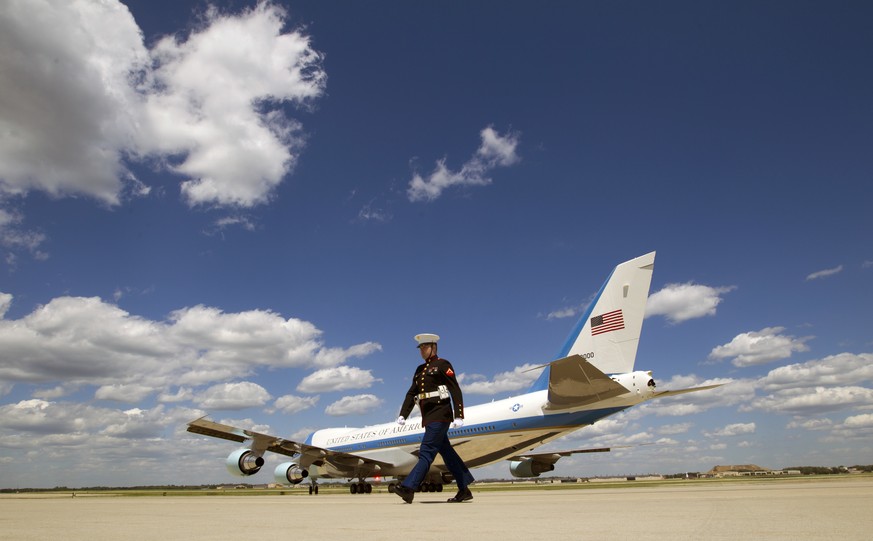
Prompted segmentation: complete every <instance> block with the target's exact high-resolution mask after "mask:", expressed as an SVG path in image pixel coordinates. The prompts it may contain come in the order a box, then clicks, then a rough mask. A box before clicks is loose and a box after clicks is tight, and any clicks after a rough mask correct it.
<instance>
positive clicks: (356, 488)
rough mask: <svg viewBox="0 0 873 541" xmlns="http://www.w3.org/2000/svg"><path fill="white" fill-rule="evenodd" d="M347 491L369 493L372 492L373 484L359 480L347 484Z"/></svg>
mask: <svg viewBox="0 0 873 541" xmlns="http://www.w3.org/2000/svg"><path fill="white" fill-rule="evenodd" d="M349 492H351V493H352V494H370V493H371V492H373V485H371V484H370V483H365V482H363V481H362V482H360V483H352V484H351V485H349Z"/></svg>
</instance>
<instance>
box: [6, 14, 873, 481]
mask: <svg viewBox="0 0 873 541" xmlns="http://www.w3.org/2000/svg"><path fill="white" fill-rule="evenodd" d="M871 15H873V13H871V7H870V6H869V5H868V4H866V3H863V2H841V3H839V4H836V5H831V4H823V3H819V2H792V3H790V4H786V3H783V2H732V3H728V4H725V3H721V2H658V3H651V2H550V3H546V4H544V5H540V4H538V5H536V6H535V5H534V4H532V3H527V2H439V3H425V2H399V1H391V2H384V1H383V2H367V3H365V2H351V1H348V2H316V1H304V2H273V3H261V4H256V3H255V2H250V1H247V2H243V1H234V2H216V3H213V4H208V3H206V2H201V1H194V2H178V1H172V2H170V1H145V0H137V1H128V2H118V1H114V0H107V1H104V2H99V3H98V2H93V1H85V0H82V1H78V2H67V1H66V0H63V1H61V0H38V1H36V2H34V1H32V0H30V1H27V2H24V1H22V0H13V1H11V2H5V3H4V4H3V7H2V8H0V53H2V54H0V74H2V76H0V253H2V261H0V316H2V317H0V486H2V487H13V486H35V487H52V486H58V485H66V486H89V485H98V484H103V485H129V484H164V483H178V484H182V483H209V482H224V481H229V480H230V479H229V478H228V477H227V475H226V473H225V471H224V468H223V466H222V460H223V458H224V457H225V456H226V455H227V454H228V453H229V452H230V451H231V450H232V449H233V446H232V445H231V444H226V443H223V442H220V441H216V442H210V441H203V440H201V439H198V438H194V437H191V436H190V435H189V434H187V433H185V432H184V428H185V423H186V422H187V421H189V420H191V419H194V418H197V417H199V416H201V415H205V414H209V415H210V416H212V417H213V418H214V419H216V420H221V421H228V422H232V423H235V424H241V425H246V426H252V427H254V428H256V429H259V430H261V431H269V432H272V433H276V434H279V435H283V436H286V437H296V438H303V437H305V435H306V434H307V433H309V432H311V431H312V430H315V429H318V428H323V427H329V426H363V425H367V424H375V423H380V422H387V421H389V420H392V419H394V418H395V417H396V415H397V411H398V410H399V407H400V403H401V401H402V395H403V393H404V392H405V390H406V388H407V386H408V382H409V378H410V377H411V373H412V371H413V370H414V367H415V366H416V364H417V363H418V362H420V359H419V357H418V355H417V352H416V350H415V349H414V345H415V342H414V341H413V338H412V336H413V335H414V334H416V333H419V332H436V333H438V334H440V335H442V337H443V339H442V341H441V349H440V353H441V355H442V356H444V357H446V358H448V359H449V360H451V361H452V362H453V363H454V365H455V367H456V369H457V371H458V372H459V374H460V379H461V383H462V387H463V389H464V391H465V399H466V403H467V405H468V406H469V405H472V404H476V403H481V402H486V401H490V400H492V399H497V398H504V397H506V396H510V395H512V394H514V393H517V392H520V391H522V390H523V389H525V388H526V387H527V386H528V385H529V383H530V381H531V378H532V377H535V374H529V373H522V371H521V370H522V368H523V367H525V366H529V365H532V364H537V363H543V362H547V361H548V360H551V359H552V358H554V356H555V355H556V354H557V352H558V351H559V349H560V347H561V345H562V344H563V342H564V340H565V339H566V337H567V334H568V333H569V332H570V330H571V329H572V328H573V326H574V324H575V322H576V320H577V318H578V317H579V316H580V315H581V313H582V311H583V310H584V309H585V307H586V305H587V303H588V302H589V301H590V300H591V298H592V295H593V294H594V293H595V292H596V291H597V290H598V288H599V287H600V285H601V284H602V282H603V280H604V279H605V278H606V276H607V275H608V273H609V272H610V270H611V269H612V268H613V267H614V266H615V265H616V264H618V263H620V262H621V261H624V260H627V259H631V258H633V257H636V256H638V255H641V254H643V253H647V252H649V251H652V250H656V251H657V252H658V255H657V259H656V265H655V273H654V278H653V281H652V291H651V293H652V295H651V297H650V301H649V311H648V317H647V319H646V321H645V323H644V327H643V334H642V339H641V343H640V347H639V353H638V358H637V368H638V369H644V370H652V371H654V376H655V379H656V380H657V381H658V382H659V387H660V388H663V389H669V388H680V387H685V386H691V385H700V384H706V383H728V385H725V386H724V387H721V388H719V389H717V390H715V391H710V392H707V393H698V394H695V395H688V396H685V397H681V398H676V399H665V400H662V401H654V402H649V403H647V404H645V405H643V406H640V407H637V408H633V409H631V410H628V411H627V412H625V413H623V414H620V415H618V416H615V417H612V418H609V419H606V420H604V421H601V422H599V423H597V424H595V425H593V426H591V427H588V428H586V429H583V430H581V431H579V432H577V433H575V434H573V435H572V436H570V437H568V438H566V439H564V440H562V441H559V442H556V443H554V444H552V445H551V447H553V448H555V449H567V448H575V447H587V446H592V445H594V446H600V445H630V444H634V443H641V442H657V444H656V445H650V446H644V447H636V448H631V449H629V450H624V451H620V452H614V453H609V454H604V455H597V456H580V457H572V458H567V459H563V460H562V461H561V462H560V463H559V464H558V468H557V470H556V473H558V474H566V475H585V476H587V475H608V474H630V473H646V472H660V473H672V472H679V471H686V470H690V471H697V470H708V469H709V468H711V467H712V466H714V465H716V464H738V463H756V464H759V465H762V466H766V467H772V468H778V467H784V466H791V465H806V464H811V465H839V464H843V465H852V464H866V463H870V458H871V456H873V335H871V321H873V317H871V309H870V307H871V305H873V248H871V243H870V233H871V232H873V217H871V213H870V207H871V203H873V187H871V185H873V183H871V171H873V153H871V152H870V148H871V142H873V132H871V126H873V100H871V96H873V75H871V72H870V70H869V57H870V54H871V52H873V34H871V33H870V32H869V28H868V26H869V25H868V24H867V21H869V20H870V16H871ZM274 463H278V460H277V459H276V458H273V459H272V462H270V463H268V465H269V464H274ZM477 475H478V476H479V477H480V478H482V477H506V476H508V475H509V474H508V469H507V467H506V466H505V465H504V464H500V465H495V466H491V467H488V468H484V469H482V470H479V471H478V472H477ZM252 480H253V481H254V482H259V481H260V482H268V481H269V480H270V479H269V475H267V474H266V473H264V474H261V475H259V476H257V477H255V478H253V479H252Z"/></svg>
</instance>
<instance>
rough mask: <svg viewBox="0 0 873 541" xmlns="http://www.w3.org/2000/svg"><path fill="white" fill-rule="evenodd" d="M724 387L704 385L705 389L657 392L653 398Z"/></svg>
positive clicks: (695, 388)
mask: <svg viewBox="0 0 873 541" xmlns="http://www.w3.org/2000/svg"><path fill="white" fill-rule="evenodd" d="M722 385H724V383H719V384H717V385H704V386H703V387H692V388H690V389H679V390H678V391H657V392H655V396H653V397H652V398H662V397H664V396H675V395H677V394H685V393H695V392H697V391H705V390H707V389H715V388H716V387H721V386H722Z"/></svg>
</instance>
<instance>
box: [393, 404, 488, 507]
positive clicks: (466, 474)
mask: <svg viewBox="0 0 873 541" xmlns="http://www.w3.org/2000/svg"><path fill="white" fill-rule="evenodd" d="M437 453H439V454H440V456H441V457H443V462H445V463H446V467H447V468H448V469H449V471H450V472H452V475H453V476H454V477H455V482H456V483H458V489H459V490H463V489H465V488H467V485H469V484H470V483H472V482H473V481H474V480H475V479H474V478H473V474H472V473H470V470H469V469H467V465H466V464H464V461H463V460H461V457H459V456H458V453H456V452H455V449H454V448H453V447H452V444H451V442H449V423H443V422H439V421H437V422H434V423H428V424H427V425H426V426H425V427H424V438H423V439H422V440H421V446H420V447H419V448H418V463H417V464H416V465H415V467H414V468H412V471H411V472H409V475H408V476H407V477H406V479H404V480H403V482H402V483H401V484H402V485H403V486H405V487H406V488H411V489H412V490H415V488H416V487H417V486H418V485H419V484H421V482H422V480H424V477H425V475H427V471H428V470H429V469H430V465H431V464H433V459H434V458H436V455H437Z"/></svg>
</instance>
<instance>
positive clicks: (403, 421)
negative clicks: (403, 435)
mask: <svg viewBox="0 0 873 541" xmlns="http://www.w3.org/2000/svg"><path fill="white" fill-rule="evenodd" d="M397 424H399V425H400V426H403V425H405V424H406V417H404V416H402V415H401V416H400V417H398V418H397Z"/></svg>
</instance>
